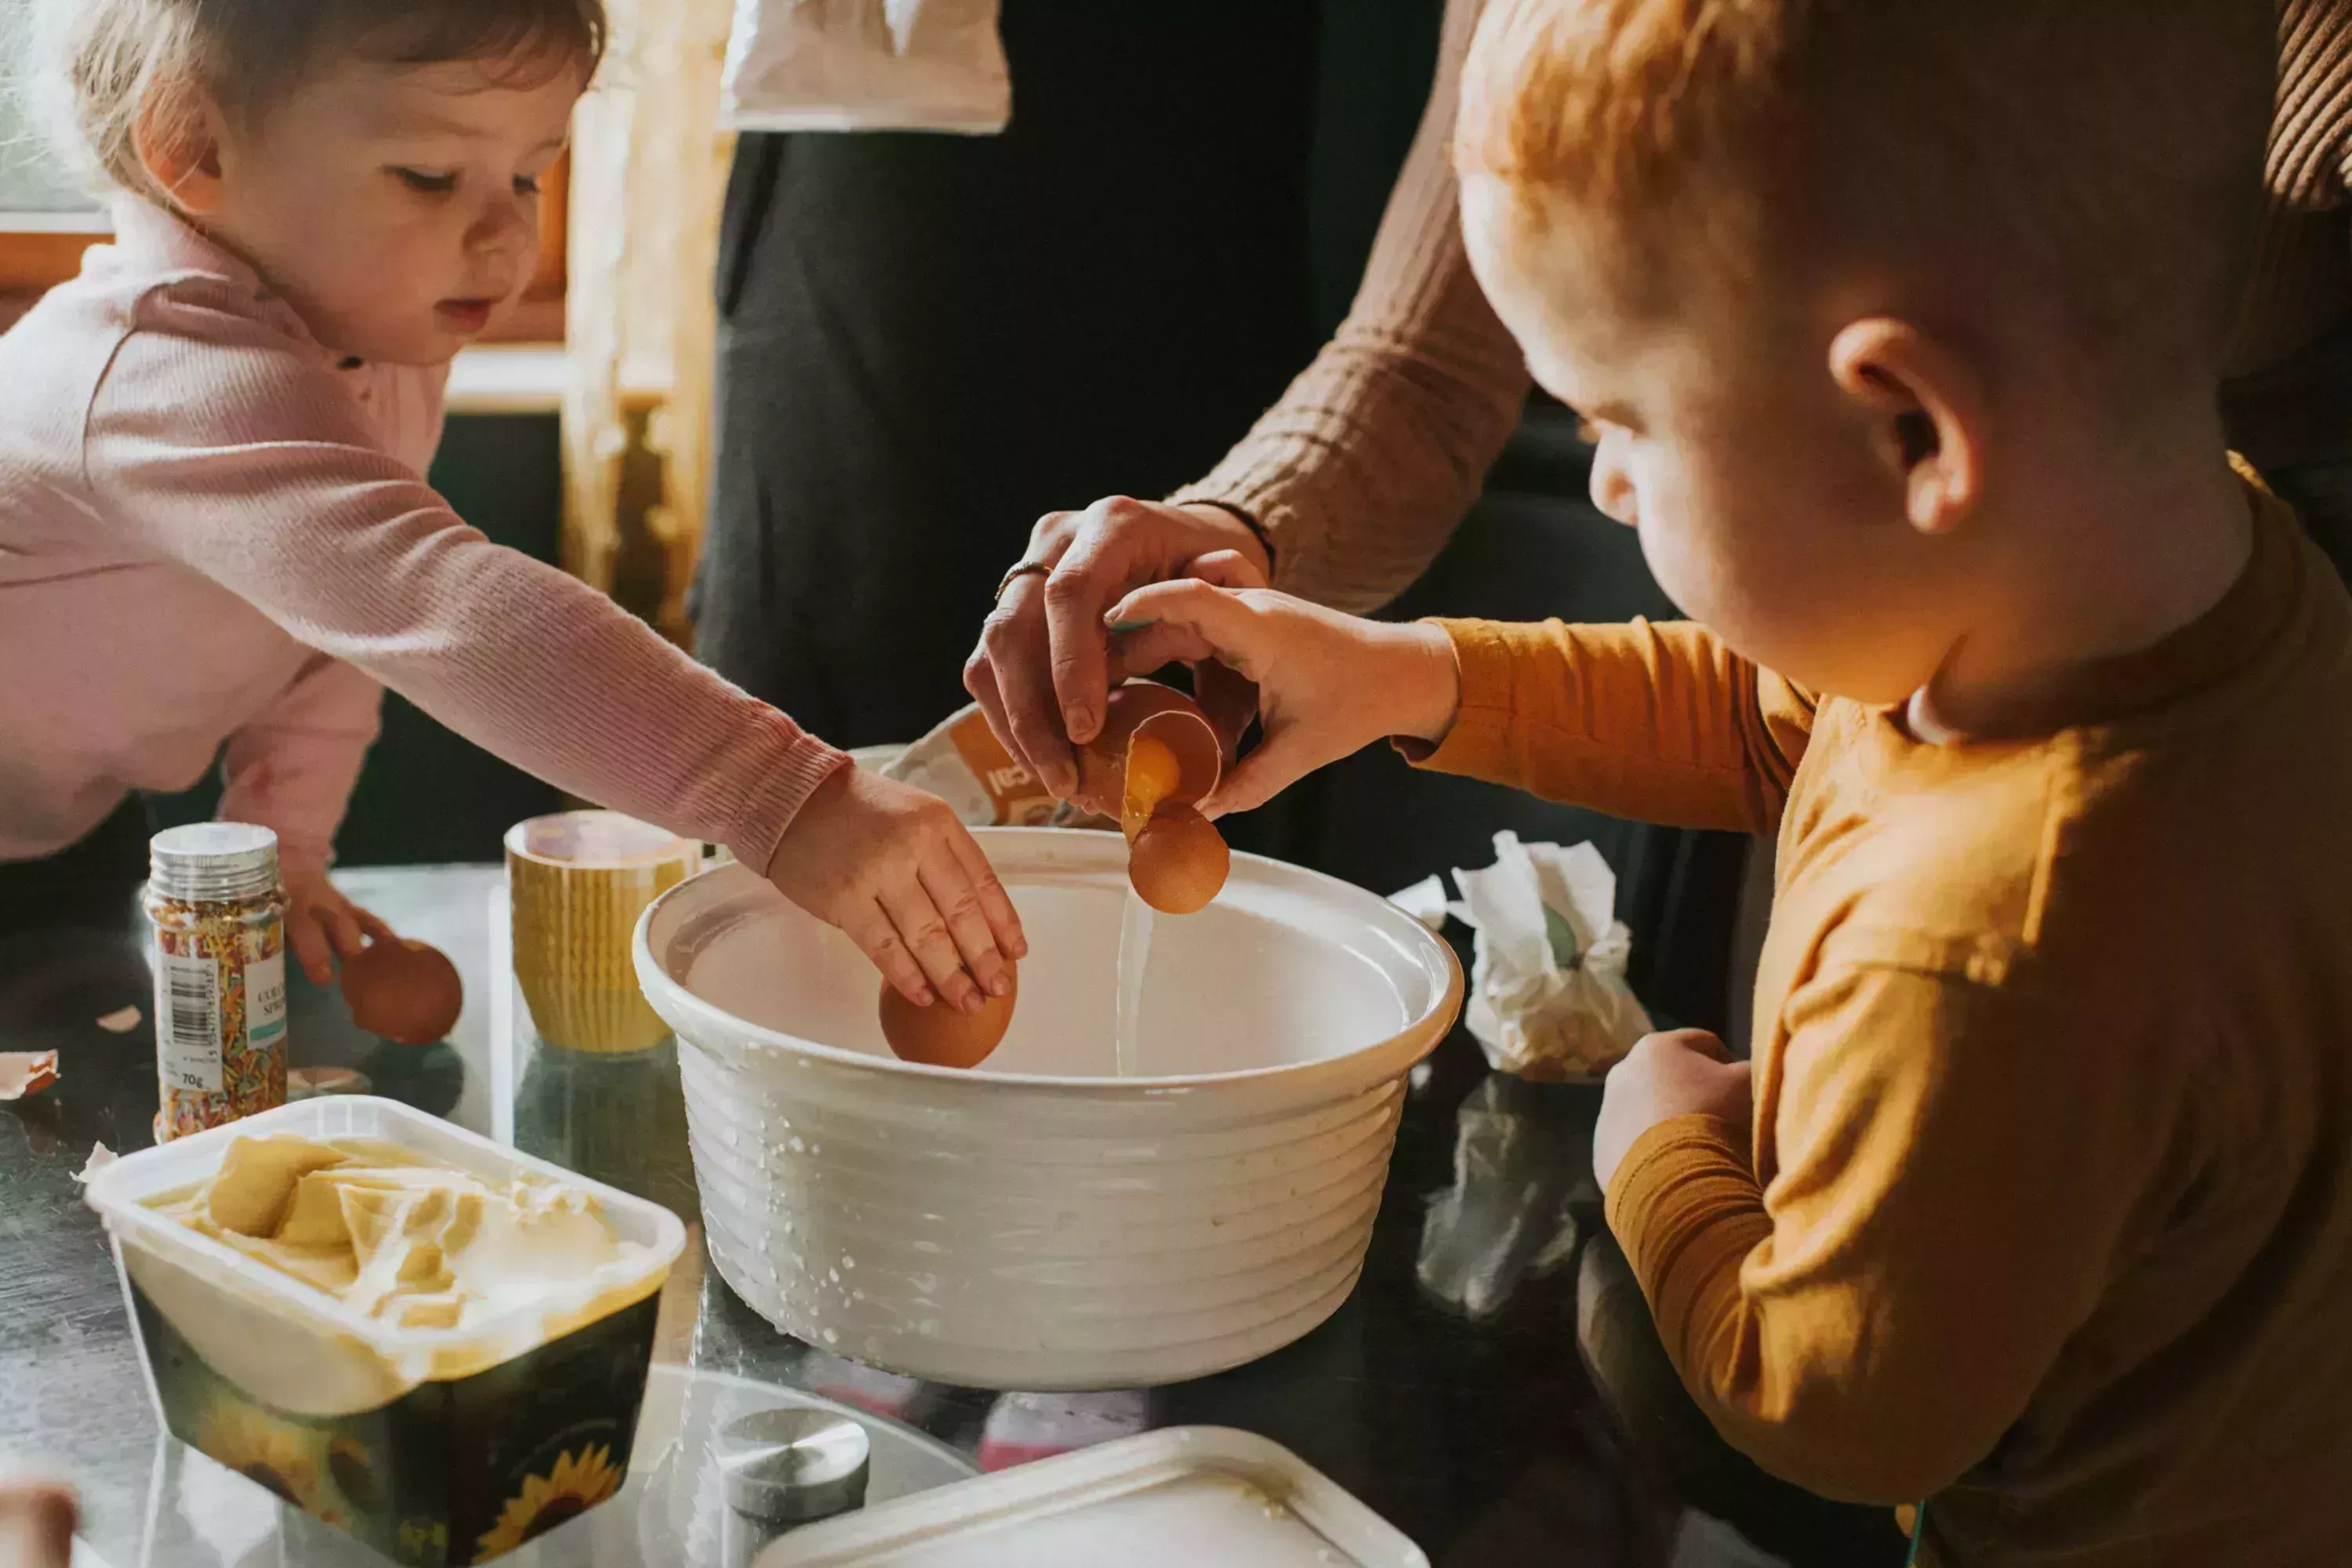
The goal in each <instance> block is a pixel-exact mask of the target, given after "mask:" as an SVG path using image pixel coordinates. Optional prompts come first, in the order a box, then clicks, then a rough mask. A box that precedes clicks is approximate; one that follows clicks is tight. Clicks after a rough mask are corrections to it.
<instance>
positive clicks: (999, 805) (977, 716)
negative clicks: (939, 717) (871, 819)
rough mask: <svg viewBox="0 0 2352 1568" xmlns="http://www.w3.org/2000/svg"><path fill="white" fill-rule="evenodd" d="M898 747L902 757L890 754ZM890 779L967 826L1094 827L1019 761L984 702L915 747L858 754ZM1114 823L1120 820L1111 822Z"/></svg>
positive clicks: (966, 711) (944, 725) (966, 710)
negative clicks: (1069, 811)
mask: <svg viewBox="0 0 2352 1568" xmlns="http://www.w3.org/2000/svg"><path fill="white" fill-rule="evenodd" d="M892 750H895V751H896V752H897V755H896V756H888V755H887V754H886V753H887V752H889V751H892ZM857 757H858V761H859V763H860V764H861V765H871V766H874V769H875V771H876V772H877V773H880V774H882V776H883V777H885V778H892V779H897V780H898V782H900V783H901V784H913V785H914V786H915V787H916V788H917V789H920V790H928V791H929V792H930V793H931V794H933V795H938V796H939V797H940V799H941V800H944V801H946V802H947V803H948V805H950V806H953V807H954V808H955V814H956V816H957V818H958V819H959V820H960V821H961V822H962V823H963V825H964V826H966V827H1045V826H1055V825H1056V824H1057V823H1058V824H1059V825H1061V826H1094V823H1093V821H1092V819H1087V818H1080V819H1079V820H1078V821H1077V822H1076V823H1073V822H1071V821H1069V820H1068V818H1067V816H1066V815H1065V814H1064V813H1063V812H1062V803H1061V802H1059V801H1057V800H1055V798H1054V797H1053V795H1050V794H1048V793H1047V792H1046V789H1045V785H1044V784H1039V783H1038V782H1037V778H1036V775H1035V774H1034V773H1031V772H1030V771H1029V770H1028V769H1027V768H1026V767H1024V766H1023V765H1022V764H1021V763H1016V762H1014V761H1013V754H1012V753H1011V752H1007V751H1006V750H1005V749H1004V745H1003V742H1001V741H999V740H998V739H997V738H996V731H993V730H992V729H990V728H989V727H988V715H986V714H985V713H982V711H981V710H980V708H979V705H978V704H973V705H972V706H971V707H968V708H966V709H964V710H962V711H961V712H960V713H958V714H956V715H955V716H954V717H952V718H950V719H949V720H948V721H947V722H945V723H943V724H941V725H940V726H939V728H937V729H935V730H933V731H931V732H930V733H929V734H928V735H926V736H924V737H923V738H922V739H921V740H919V741H918V742H915V743H914V744H913V745H911V746H906V747H901V748H885V747H879V746H877V747H873V748H871V749H870V754H869V752H859V753H857ZM1102 826H1116V825H1115V824H1109V823H1105V824H1103V825H1102Z"/></svg>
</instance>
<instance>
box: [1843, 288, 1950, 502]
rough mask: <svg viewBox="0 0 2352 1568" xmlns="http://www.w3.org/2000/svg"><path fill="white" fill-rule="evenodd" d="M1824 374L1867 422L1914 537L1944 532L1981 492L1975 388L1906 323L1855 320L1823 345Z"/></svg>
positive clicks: (1945, 354)
mask: <svg viewBox="0 0 2352 1568" xmlns="http://www.w3.org/2000/svg"><path fill="white" fill-rule="evenodd" d="M1830 374H1831V375H1832V376H1833V377H1834V378H1835V379H1836V381H1837V384H1838V386H1839V388H1840V389H1841V390H1843V392H1844V393H1845V395H1846V396H1847V397H1848V398H1849V399H1851V400H1852V401H1853V403H1854V404H1855V405H1857V406H1858V407H1859V408H1860V410H1861V412H1862V415H1863V417H1864V419H1865V420H1866V421H1868V424H1869V428H1870V432H1871V445H1872V447H1873V449H1874V452H1875V454H1876V456H1877V458H1878V460H1879V462H1880V463H1881V464H1882V465H1884V466H1885V469H1886V471H1887V473H1888V475H1889V477H1891V478H1893V479H1895V480H1896V481H1897V482H1898V483H1900V484H1901V485H1902V487H1903V497H1904V512H1905V515H1906V516H1907V517H1908V518H1909V519H1910V521H1911V526H1912V527H1914V528H1916V529H1917V530H1918V531H1920V532H1922V533H1948V532H1949V531H1951V530H1953V529H1955V528H1958V526H1959V525H1960V524H1961V523H1962V522H1964V521H1967V520H1968V517H1969V513H1971V512H1973V511H1974V510H1976V508H1977V505H1978V503H1979V501H1980V500H1982V499H1983V495H1984V440H1985V425H1984V420H1985V409H1984V395H1983V389H1982V386H1981V385H1980V384H1979V382H1978V379H1977V377H1976V375H1975V374H1974V373H1973V372H1972V371H1970V370H1969V367H1968V366H1967V365H1966V364H1964V363H1962V362H1961V361H1960V359H1959V358H1958V356H1957V355H1954V354H1952V353H1948V351H1946V350H1945V349H1944V348H1942V347H1941V346H1940V345H1938V344H1937V342H1935V341H1934V340H1933V339H1931V338H1929V337H1927V335H1926V334H1925V333H1923V332H1921V331H1918V329H1916V327H1913V326H1911V325H1910V324H1908V323H1907V322H1904V321H1890V320H1887V319H1885V318H1883V317H1882V318H1874V319H1872V320H1869V321H1855V322H1853V324H1852V325H1850V326H1848V327H1847V328H1846V329H1845V330H1844V331H1841V332H1840V333H1838V335H1837V337H1836V339H1835V341H1833V342H1832V343H1831V344H1830Z"/></svg>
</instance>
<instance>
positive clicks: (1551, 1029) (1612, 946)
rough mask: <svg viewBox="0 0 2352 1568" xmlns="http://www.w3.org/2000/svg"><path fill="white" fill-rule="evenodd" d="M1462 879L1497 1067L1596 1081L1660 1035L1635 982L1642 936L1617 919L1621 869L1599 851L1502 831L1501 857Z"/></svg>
mask: <svg viewBox="0 0 2352 1568" xmlns="http://www.w3.org/2000/svg"><path fill="white" fill-rule="evenodd" d="M1454 881H1455V882H1456V883H1457V884H1458V885H1459V886H1460V888H1461V889H1462V900H1461V902H1459V903H1457V904H1454V905H1453V906H1452V911H1453V913H1454V915H1456V916H1457V917H1459V918H1460V919H1461V920H1462V921H1464V922H1465V923H1466V924H1468V925H1470V926H1472V927H1473V928H1475V930H1476V931H1477V933H1478V941H1477V957H1476V959H1475V963H1473V964H1472V966H1471V973H1470V1005H1469V1012H1468V1021H1469V1025H1470V1032H1471V1034H1473V1035H1475V1036H1476V1037H1477V1039H1478V1044H1479V1045H1480V1046H1481V1047H1484V1049H1485V1050H1486V1060H1487V1062H1488V1064H1489V1065H1491V1066H1492V1067H1494V1068H1496V1070H1497V1071H1498V1072H1507V1073H1514V1074H1517V1076H1518V1077H1520V1078H1524V1079H1532V1080H1534V1081H1536V1082H1539V1083H1540V1082H1560V1081H1564V1080H1570V1079H1590V1078H1595V1077H1598V1076H1599V1075H1600V1074H1601V1073H1603V1072H1606V1071H1607V1070H1608V1069H1609V1068H1612V1066H1614V1065H1615V1064H1616V1063H1617V1062H1618V1060H1619V1059H1620V1058H1622V1057H1623V1056H1624V1055H1625V1053H1626V1052H1627V1051H1630V1050H1632V1049H1633V1042H1634V1041H1636V1040H1638V1039H1640V1038H1641V1037H1643V1035H1646V1034H1648V1033H1649V1032H1650V1016H1649V1014H1648V1013H1646V1012H1644V1011H1643V1008H1642V1004H1641V1003H1640V1001H1638V1000H1637V999H1636V998H1635V997H1634V995H1633V988H1632V987H1630V986H1629V985H1627V984H1625V963H1626V961H1627V960H1628V959H1629V958H1630V957H1631V956H1632V955H1633V932H1631V931H1628V930H1627V929H1626V928H1625V923H1624V922H1623V921H1620V920H1618V919H1617V918H1616V904H1617V874H1616V873H1615V872H1614V871H1612V870H1611V869H1610V868H1609V862H1608V861H1606V860H1604V859H1602V858H1601V851H1600V850H1598V849H1595V848H1594V847H1592V846H1591V845H1590V844H1579V845H1577V846H1576V847H1573V848H1566V849H1564V848H1562V847H1560V846H1559V845H1557V844H1522V843H1520V842H1519V837H1518V835H1517V834H1516V833H1497V834H1496V835H1495V864H1494V865H1492V866H1490V867H1488V868H1486V870H1483V871H1462V870H1457V871H1455V872H1454ZM1409 890H1410V889H1409Z"/></svg>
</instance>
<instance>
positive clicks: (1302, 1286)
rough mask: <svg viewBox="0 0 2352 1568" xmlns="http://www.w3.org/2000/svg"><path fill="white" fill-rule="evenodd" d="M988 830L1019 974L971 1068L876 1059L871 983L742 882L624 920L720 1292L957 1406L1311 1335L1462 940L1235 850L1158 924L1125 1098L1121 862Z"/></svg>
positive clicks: (1110, 1382) (1363, 1240) (849, 955)
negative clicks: (995, 1042) (1008, 1008)
mask: <svg viewBox="0 0 2352 1568" xmlns="http://www.w3.org/2000/svg"><path fill="white" fill-rule="evenodd" d="M978 837H979V838H980V841H981V844H982V847H983V848H985V849H986V850H987V851H988V855H989V858H990V859H991V860H992V862H993V863H994V865H995V867H996V868H997V872H998V875H999V876H1001V877H1002V878H1003V880H1004V883H1005V885H1006V887H1007V888H1009V889H1011V891H1012V894H1013V902H1014V903H1015V904H1016V905H1017V906H1018V907H1019V909H1020V910H1021V918H1022V921H1023V924H1024V929H1025V930H1026V931H1027V934H1028V937H1029V946H1030V955H1029V957H1028V958H1027V959H1026V960H1024V962H1023V963H1022V969H1021V998H1020V1006H1019V1009H1018V1011H1017V1012H1016V1014H1015V1016H1014V1018H1013V1026H1012V1029H1011V1032H1010V1033H1008V1034H1007V1035H1006V1037H1005V1039H1004V1043H1003V1045H1002V1046H1000V1047H998V1048H997V1051H996V1054H995V1055H994V1056H992V1057H991V1058H989V1059H988V1061H987V1063H986V1064H985V1065H984V1066H983V1067H982V1068H978V1069H975V1070H972V1071H969V1072H959V1071H956V1070H954V1069H951V1068H931V1067H922V1066H919V1065H916V1064H912V1063H908V1062H902V1061H900V1060H898V1058H896V1057H894V1056H892V1055H891V1054H890V1050H889V1047H887V1046H886V1045H885V1044H884V1043H883V1041H882V1035H881V1029H880V1026H879V1025H878V1023H877V1016H876V1001H877V994H878V986H879V982H878V980H877V976H876V974H875V972H874V969H873V967H872V966H871V965H870V964H869V963H867V962H866V959H865V958H864V957H863V956H862V955H861V954H860V953H859V952H857V950H856V948H854V947H853V946H851V945H850V943H849V942H848V941H847V939H845V938H844V937H842V936H841V935H840V934H839V933H838V932H836V931H834V930H832V929H831V928H830V927H827V926H825V925H824V924H822V923H820V922H819V921H815V920H814V919H813V918H811V917H810V916H808V915H806V914H803V913H802V912H801V911H800V910H797V909H795V908H794V907H793V906H792V905H790V904H788V903H787V902H785V900H783V898H782V896H781V895H780V894H778V893H777V892H776V891H775V890H774V889H772V888H771V887H770V886H769V885H768V883H767V882H766V881H765V880H764V879H761V878H760V877H758V876H756V875H754V874H753V873H752V872H751V871H749V870H747V869H745V868H742V867H740V866H734V867H728V868H721V869H719V870H716V871H712V872H709V873H707V874H705V875H704V876H701V877H698V878H697V879H694V880H692V881H690V882H688V883H686V884H685V885H684V886H682V887H679V888H677V889H673V890H672V891H670V892H669V893H667V894H666V895H664V897H663V898H662V899H661V900H660V901H659V902H657V903H656V904H655V905H654V906H653V907H652V908H651V909H650V910H647V911H646V917H645V919H644V921H642V922H640V924H639V925H638V927H637V934H636V963H637V973H638V975H639V977H640V979H641V980H642V982H643V984H644V986H645V993H646V1000H647V1001H649V1002H651V1003H652V1004H653V1006H654V1009H655V1010H656V1012H658V1013H659V1014H660V1015H661V1016H663V1017H664V1018H665V1019H667V1021H668V1023H669V1024H670V1026H671V1027H673V1028H674V1029H676V1030H677V1035H678V1040H679V1051H678V1058H679V1065H680V1068H681V1072H682V1076H683V1078H684V1080H685V1086H686V1103H687V1116H688V1125H689V1127H690V1129H691V1131H692V1136H693V1146H694V1164H695V1172H696V1175H697V1177H698V1181H699V1184H700V1186H701V1190H702V1214H703V1220H704V1225H705V1226H706V1229H707V1231H708V1235H709V1247H710V1255H711V1258H712V1259H713V1261H714V1262H715V1263H716V1264H717V1265H718V1268H719V1273H720V1274H721V1275H722V1276H723V1277H724V1278H725V1279H726V1280H727V1282H728V1283H729V1284H730V1285H731V1286H733V1287H734V1289H735V1290H736V1293H737V1294H739V1295H740V1296H741V1297H742V1298H743V1299H744V1300H747V1301H749V1302H750V1303H751V1305H752V1306H754V1307H756V1308H757V1309H759V1310H760V1311H761V1313H762V1314H764V1315H765V1316H767V1317H768V1318H769V1319H771V1320H772V1321H774V1322H775V1323H776V1324H777V1325H778V1326H779V1327H781V1328H782V1329H784V1330H785V1331H788V1332H791V1333H793V1334H796V1335H798V1336H800V1337H801V1338H803V1339H805V1340H808V1341H810V1342H813V1343H815V1344H819V1345H823V1346H824V1347H825V1348H827V1349H829V1350H833V1351H836V1352H839V1353H841V1354H843V1355H847V1356H853V1357H855V1358H856V1359H858V1360H860V1361H865V1362H868V1363H873V1364H875V1365H877V1366H883V1367H887V1368H890V1369H892V1370H894V1371H898V1372H904V1373H911V1374H914V1375H917V1376H920V1377H927V1378H932V1379H936V1380H939V1381H941V1382H946V1383H954V1384H968V1385H971V1386H976V1387H985V1388H1021V1389H1034V1390H1041V1391H1042V1390H1055V1389H1084V1388H1135V1387H1144V1386H1150V1385H1152V1384H1162V1383H1171V1382H1176V1381H1179V1380H1181V1379H1184V1378H1190V1377H1197V1376H1202V1375H1203V1374H1206V1373H1213V1372H1217V1371H1221V1370H1223V1369H1224V1368H1226V1367H1232V1366H1237V1365H1239V1364H1241V1363H1244V1362H1247V1361H1251V1360H1254V1359H1255V1358H1256V1357H1258V1356H1262V1355H1265V1354H1266V1353H1267V1352H1271V1351H1274V1350H1276V1349H1279V1348H1280V1347H1282V1346H1283V1345H1286V1344H1288V1343H1289V1342H1291V1341H1293V1340H1295V1339H1297V1338H1298V1337H1299V1336H1300V1335H1301V1334H1304V1333H1306V1332H1307V1331H1308V1330H1309V1329H1312V1328H1313V1327H1315V1326H1316V1325H1317V1324H1318V1323H1320V1322H1321V1321H1323V1320H1324V1319H1325V1318H1327V1317H1328V1316H1330V1314H1331V1313H1332V1311H1333V1310H1335V1309H1336V1308H1338V1306H1339V1303H1340V1302H1341V1301H1342V1300H1345V1299H1346V1298H1347V1295H1348V1292H1349V1290H1350V1289H1352V1288H1353V1287H1354V1285H1355V1282H1356V1275H1357V1273H1358V1271H1359V1269H1360V1268H1361V1267H1362V1265H1363V1258H1364V1248H1365V1247H1366V1244H1367V1243H1368V1242H1369V1240H1370V1236H1371V1228H1372V1219H1373V1216H1374V1215H1375V1214H1376V1213H1377V1212H1378V1211H1379V1208H1380V1201H1381V1185H1382V1184H1383V1182H1384V1181H1385V1179H1386V1176H1387V1173H1388V1163H1389V1153H1390V1151H1391V1148H1392V1147H1393V1145H1394V1143H1395V1140H1396V1127H1397V1118H1398V1113H1399V1110H1400V1109H1401V1106H1402V1100H1403V1097H1404V1078H1405V1074H1406V1072H1407V1071H1408V1070H1409V1069H1410V1068H1412V1065H1413V1064H1414V1063H1415V1062H1417V1061H1419V1060H1420V1059H1421V1058H1423V1057H1424V1056H1426V1055H1427V1054H1428V1053H1429V1051H1430V1050H1431V1048H1432V1047H1434V1046H1435V1045H1436V1044H1437V1042H1438V1040H1439V1039H1440V1038H1442V1037H1444V1034H1445V1032H1446V1030H1447V1029H1448V1028H1450V1027H1451V1026H1453V1023H1454V1016H1455V1014H1456V1012H1457V1011H1458V1010H1459V1008H1460V1006H1461V1002H1462V974H1461V970H1460V967H1459V966H1458V965H1457V964H1456V963H1455V962H1454V953H1453V950H1452V949H1451V948H1449V947H1447V946H1446V945H1445V944H1444V942H1440V941H1439V940H1437V938H1435V937H1433V936H1432V935H1431V934H1430V933H1429V932H1428V931H1426V930H1424V929H1423V927H1422V926H1420V925H1419V924H1418V923H1416V922H1415V921H1413V920H1412V919H1411V918H1410V917H1409V916H1407V915H1405V914H1404V913H1402V911H1400V910H1396V909H1395V908H1393V907H1392V906H1391V905H1390V904H1389V903H1388V902H1387V901H1386V900H1382V899H1380V898H1377V897H1375V896H1373V895H1372V894H1370V893H1367V892H1365V891H1363V890H1362V889H1358V888H1354V887H1350V886H1349V885H1348V884H1346V883H1344V882H1339V881H1337V880H1334V879H1331V878H1328V877H1324V876H1320V875H1318V874H1317V873H1315V872H1312V871H1307V870H1302V869H1300V868H1297V867H1293V866H1286V865H1283V864H1280V863H1278V862H1276V861H1271V860H1265V859H1261V858H1257V857H1255V856H1248V855H1236V856H1234V869H1233V876H1232V879H1231V880H1230V881H1228V882H1227V883H1226V885H1225V889H1224V891H1223V894H1222V895H1221V896H1220V897H1219V898H1218V900H1217V901H1216V902H1215V903H1214V904H1213V905H1212V906H1210V908H1209V909H1207V910H1204V911H1202V913H1200V914H1197V915H1188V916H1183V917H1167V916H1162V917H1160V919H1159V921H1158V922H1157V931H1156V933H1155V936H1154V939H1153V943H1152V950H1151V959H1150V969H1149V971H1148V972H1147V976H1146V979H1145V982H1144V986H1143V1003H1142V1011H1141V1026H1140V1030H1139V1036H1140V1042H1139V1044H1140V1048H1139V1053H1138V1063H1139V1070H1138V1076H1136V1077H1133V1078H1126V1079H1122V1078H1119V1077H1117V1076H1115V1074H1116V1068H1115V1060H1116V1058H1115V1054H1114V1048H1113V1041H1112V1025H1113V1016H1114V995H1113V994H1114V991H1115V989H1116V986H1115V977H1116V974H1117V970H1118V942H1119V924H1120V914H1121V910H1122V908H1123V906H1124V902H1125V899H1126V896H1127V895H1126V889H1127V876H1126V860H1127V846H1126V845H1125V844H1124V843H1123V842H1122V841H1121V840H1120V839H1119V838H1118V836H1116V835H1112V834H1098V833H1084V832H1070V831H1056V830H1050V829H1024V828H981V829H979V830H978Z"/></svg>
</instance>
